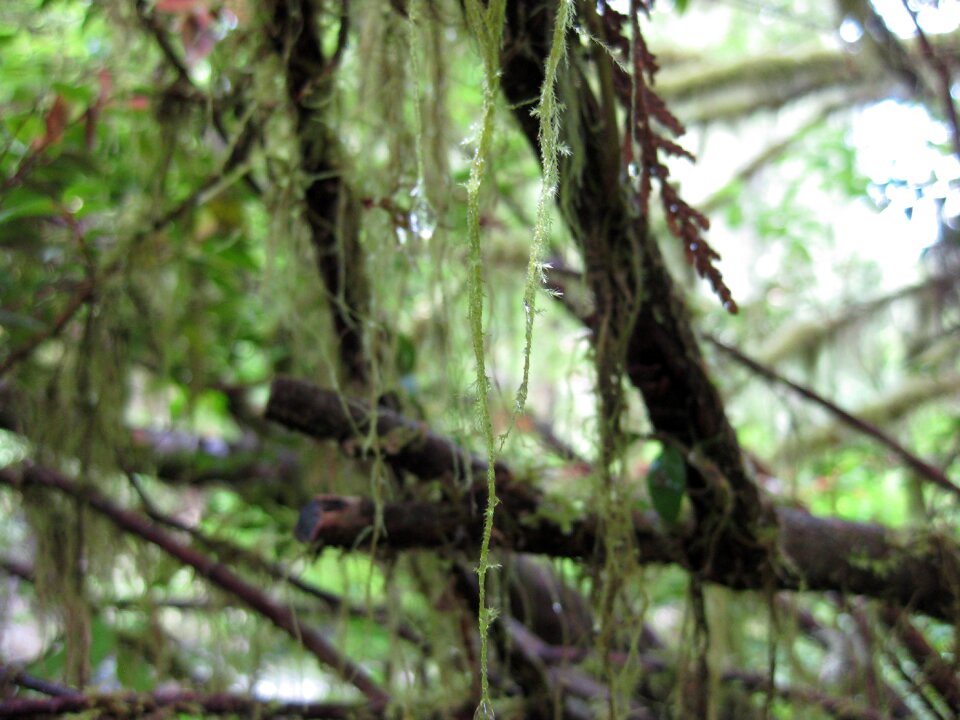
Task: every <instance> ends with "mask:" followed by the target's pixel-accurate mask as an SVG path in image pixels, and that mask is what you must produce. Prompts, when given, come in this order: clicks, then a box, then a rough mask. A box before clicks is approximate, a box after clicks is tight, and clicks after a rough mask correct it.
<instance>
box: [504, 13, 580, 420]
mask: <svg viewBox="0 0 960 720" xmlns="http://www.w3.org/2000/svg"><path fill="white" fill-rule="evenodd" d="M571 5H572V2H571V0H560V3H559V4H558V6H557V16H556V18H555V20H554V26H553V40H552V42H551V44H550V54H549V56H548V57H547V64H546V68H545V69H544V76H543V87H542V88H541V89H540V103H539V104H538V105H537V108H536V110H534V114H535V115H536V116H537V117H538V118H539V119H540V157H541V163H542V165H543V179H542V180H541V183H540V197H539V198H538V200H537V221H536V224H535V225H534V228H533V246H532V247H531V248H530V258H529V260H528V262H527V281H526V286H525V287H524V290H523V310H524V312H525V313H526V321H525V322H526V325H525V339H524V346H523V380H522V381H521V382H520V387H519V389H518V390H517V403H516V405H517V408H516V412H517V414H519V413H521V412H523V406H524V404H525V403H526V401H527V386H528V384H529V379H530V348H531V346H532V344H533V318H534V315H535V314H536V308H537V290H539V289H540V286H541V285H543V284H545V283H546V280H547V279H546V277H545V275H544V269H545V268H544V265H543V260H542V258H543V248H544V245H545V244H546V238H547V233H548V232H549V231H550V205H551V203H552V202H553V199H554V197H555V196H556V194H557V186H558V183H559V180H560V171H559V162H558V156H559V154H560V153H561V152H569V149H568V148H566V147H561V145H560V105H559V103H558V101H557V94H556V90H555V86H556V84H557V69H558V68H559V67H560V63H561V62H562V61H563V59H564V57H565V56H566V52H567V43H566V35H567V29H568V28H569V27H570V23H571V20H572V18H573V13H572V12H571Z"/></svg>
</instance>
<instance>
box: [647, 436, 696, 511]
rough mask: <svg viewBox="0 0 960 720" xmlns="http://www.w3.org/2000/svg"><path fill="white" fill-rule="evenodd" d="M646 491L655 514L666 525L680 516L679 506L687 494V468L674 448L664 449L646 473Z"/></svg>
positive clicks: (681, 456)
mask: <svg viewBox="0 0 960 720" xmlns="http://www.w3.org/2000/svg"><path fill="white" fill-rule="evenodd" d="M647 489H648V490H649V492H650V501H651V502H652V503H653V508H654V509H655V510H656V511H657V514H658V515H659V516H660V517H661V518H662V519H663V521H664V522H666V523H668V524H673V523H675V522H676V521H677V518H678V517H679V516H680V505H681V503H682V502H683V496H684V495H685V494H686V492H687V466H686V463H685V462H684V460H683V455H682V454H681V453H680V451H679V450H677V449H676V448H674V447H670V446H667V447H664V449H663V451H662V452H661V453H660V455H659V457H657V459H656V460H654V461H653V463H652V464H651V465H650V471H649V472H648V473H647Z"/></svg>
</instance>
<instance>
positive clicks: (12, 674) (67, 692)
mask: <svg viewBox="0 0 960 720" xmlns="http://www.w3.org/2000/svg"><path fill="white" fill-rule="evenodd" d="M5 683H12V684H13V685H17V686H18V687H22V688H23V689H24V690H33V691H34V692H38V693H43V694H44V695H49V696H50V697H78V696H80V695H82V693H81V692H80V691H79V690H77V689H75V688H72V687H68V686H66V685H61V684H60V683H55V682H51V681H50V680H45V679H44V678H41V677H37V676H35V675H31V674H29V673H25V672H23V671H22V670H19V669H17V668H15V667H11V666H9V665H0V687H2V686H3V685H4V684H5ZM0 717H6V715H4V714H3V710H2V703H0Z"/></svg>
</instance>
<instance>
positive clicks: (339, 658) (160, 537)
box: [0, 466, 390, 708]
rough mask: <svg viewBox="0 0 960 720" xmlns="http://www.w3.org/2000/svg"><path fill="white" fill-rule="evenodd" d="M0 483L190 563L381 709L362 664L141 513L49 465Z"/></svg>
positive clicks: (11, 474)
mask: <svg viewBox="0 0 960 720" xmlns="http://www.w3.org/2000/svg"><path fill="white" fill-rule="evenodd" d="M0 483H3V484H6V485H10V486H12V487H20V486H38V487H43V488H47V489H51V490H57V491H59V492H62V493H64V494H66V495H68V496H70V497H72V498H75V499H76V500H79V501H80V502H82V503H83V504H85V505H87V506H88V507H90V508H92V509H93V510H96V511H97V512H98V513H100V514H102V515H104V516H105V517H107V518H108V519H109V520H111V522H113V523H114V524H115V525H117V526H118V527H120V528H121V529H123V530H125V531H127V532H129V533H131V534H132V535H135V536H136V537H139V538H141V539H143V540H146V541H147V542H149V543H152V544H154V545H156V546H157V547H159V548H160V549H161V550H163V551H164V552H166V553H167V554H169V555H171V556H173V557H175V558H177V559H178V560H179V561H180V562H182V563H184V564H186V565H189V566H190V567H192V568H193V569H194V570H195V571H196V572H197V573H198V574H199V575H200V576H201V577H204V578H206V579H207V580H208V581H210V582H211V583H213V584H214V585H216V586H217V587H219V588H220V589H221V590H223V591H224V592H227V593H229V594H230V595H233V596H234V597H236V598H238V599H239V600H241V601H242V602H243V603H244V604H245V605H247V606H248V607H250V608H251V609H252V610H254V611H255V612H258V613H260V614H261V615H262V616H264V617H265V618H267V619H268V620H270V621H271V622H272V623H273V624H274V625H276V626H277V627H278V628H280V629H281V630H283V631H284V632H286V633H287V634H288V635H290V637H292V638H293V639H294V640H295V641H297V642H299V643H301V644H302V645H303V646H304V648H305V649H306V650H307V651H308V652H310V653H311V654H312V655H314V656H315V657H316V658H317V659H318V660H319V661H320V662H321V663H323V664H324V665H326V666H328V667H330V668H331V669H333V670H334V671H335V672H336V673H337V674H338V675H339V676H340V677H341V678H343V679H344V680H345V681H347V682H349V683H351V684H353V685H354V686H355V687H356V688H357V689H359V690H360V691H361V692H362V693H363V694H364V695H365V696H366V697H367V698H368V700H369V701H370V702H371V704H372V705H373V707H375V708H382V707H384V706H385V705H386V703H387V702H388V701H389V699H390V696H389V695H388V694H387V692H386V691H385V690H383V689H382V688H381V687H380V686H379V685H378V684H377V683H375V682H374V681H373V679H372V678H370V676H369V675H368V674H367V673H366V671H364V670H363V669H362V668H361V667H360V666H358V665H356V664H355V663H353V662H352V661H351V660H349V659H348V658H346V657H345V656H343V655H342V654H341V653H340V651H339V650H337V649H336V648H335V647H334V646H333V645H332V644H330V642H329V641H328V640H327V639H326V638H325V637H324V636H323V635H322V634H321V633H320V632H319V631H317V630H316V629H315V628H313V627H310V626H307V625H304V624H302V623H301V622H300V621H299V619H298V618H297V617H296V614H295V613H294V612H293V611H292V610H290V608H288V607H285V606H283V605H280V604H278V603H276V602H274V601H273V600H272V599H271V598H270V597H269V596H268V595H267V594H266V593H265V592H263V591H262V590H259V589H258V588H255V587H253V586H252V585H250V584H249V583H248V582H246V581H245V580H243V579H242V578H241V577H240V576H238V575H237V574H235V573H234V572H233V571H231V570H229V569H228V568H227V567H225V566H224V565H222V564H220V563H218V562H216V561H215V560H212V559H211V558H209V557H207V556H206V555H203V554H201V553H199V552H197V551H196V550H195V549H193V548H191V547H188V546H187V545H184V544H183V543H181V542H180V541H178V540H176V539H175V538H173V537H172V536H170V535H168V534H167V533H166V532H164V531H163V530H161V529H160V528H158V527H157V526H156V525H154V524H152V523H151V522H150V521H149V520H147V519H146V518H144V517H143V516H141V515H138V514H136V513H133V512H130V511H129V510H124V509H123V508H121V507H119V506H117V505H116V504H114V503H113V502H111V501H110V500H108V499H107V498H105V497H103V496H102V495H101V494H99V493H98V492H96V491H94V490H93V489H90V488H82V487H80V486H79V485H77V484H76V483H75V482H73V481H72V480H70V479H69V478H67V477H65V476H63V475H61V474H59V473H57V472H55V471H53V470H51V469H48V468H41V467H37V466H26V467H24V468H23V469H22V471H20V472H17V471H15V470H13V469H12V468H9V467H8V468H4V469H3V470H0Z"/></svg>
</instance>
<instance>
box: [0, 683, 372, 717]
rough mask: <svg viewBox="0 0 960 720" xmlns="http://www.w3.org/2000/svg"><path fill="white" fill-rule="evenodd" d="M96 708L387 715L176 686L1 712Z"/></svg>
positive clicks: (104, 712)
mask: <svg viewBox="0 0 960 720" xmlns="http://www.w3.org/2000/svg"><path fill="white" fill-rule="evenodd" d="M91 712H94V713H96V716H97V717H111V718H142V717H148V716H152V715H154V714H159V713H161V712H162V713H163V715H167V714H169V713H187V714H190V715H194V714H197V713H203V714H206V715H235V716H240V717H257V718H285V717H302V718H329V719H330V720H335V719H340V718H343V719H345V720H346V719H349V720H363V719H365V718H378V717H382V716H383V713H382V712H381V711H380V710H378V709H376V708H371V707H365V706H360V705H347V704H343V703H277V702H268V701H263V700H255V699H253V698H250V697H245V696H243V695H232V694H229V693H216V694H212V695H204V694H201V693H197V692H190V691H183V690H173V691H158V692H154V693H143V694H140V693H123V694H95V695H93V694H92V695H80V694H77V695H69V696H64V697H53V698H43V699H30V698H14V699H12V700H5V701H0V717H4V718H38V717H53V716H57V715H67V714H73V713H91Z"/></svg>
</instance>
